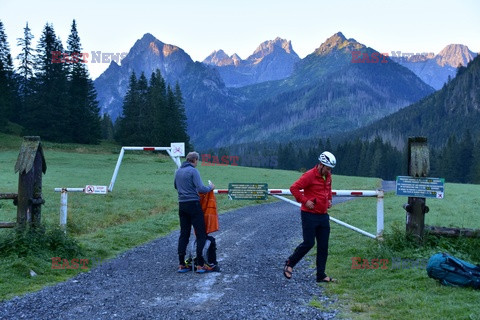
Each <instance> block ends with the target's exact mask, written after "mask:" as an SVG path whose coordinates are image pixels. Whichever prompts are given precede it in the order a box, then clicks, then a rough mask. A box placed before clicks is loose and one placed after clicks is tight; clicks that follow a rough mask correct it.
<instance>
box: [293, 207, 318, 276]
mask: <svg viewBox="0 0 480 320" xmlns="http://www.w3.org/2000/svg"><path fill="white" fill-rule="evenodd" d="M301 215H302V233H303V242H302V243H300V244H299V245H298V247H297V248H296V249H295V251H294V252H293V254H292V255H291V256H290V257H289V258H288V260H287V265H288V266H290V267H292V268H293V267H295V265H296V264H297V263H298V262H299V261H300V260H302V258H303V257H304V256H305V255H306V254H307V253H308V251H310V249H312V248H313V246H314V245H315V219H314V218H315V217H313V215H314V214H313V213H309V212H305V211H302V213H301Z"/></svg>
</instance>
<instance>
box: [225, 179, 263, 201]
mask: <svg viewBox="0 0 480 320" xmlns="http://www.w3.org/2000/svg"><path fill="white" fill-rule="evenodd" d="M267 196H268V184H266V183H229V184H228V197H229V198H230V199H233V200H267Z"/></svg>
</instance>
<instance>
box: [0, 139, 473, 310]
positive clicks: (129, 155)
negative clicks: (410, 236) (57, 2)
mask: <svg viewBox="0 0 480 320" xmlns="http://www.w3.org/2000/svg"><path fill="white" fill-rule="evenodd" d="M21 142H22V139H21V138H16V137H12V136H6V135H2V134H0V192H16V191H17V183H18V175H17V174H15V173H14V165H15V161H16V159H17V156H18V151H19V147H20V145H21ZM43 147H44V154H45V158H46V163H47V172H46V174H45V175H44V177H43V197H44V199H45V200H46V203H45V205H44V206H42V221H43V222H44V224H45V225H46V226H47V230H46V231H45V235H46V236H45V238H46V239H48V241H47V242H45V243H43V242H42V241H39V240H35V241H30V239H31V238H29V236H28V235H27V236H18V235H16V234H15V232H14V231H13V230H11V229H0V301H1V300H5V299H10V298H12V297H14V296H17V295H21V294H24V293H26V292H30V291H34V290H38V289H40V288H42V287H43V286H45V285H50V284H54V283H56V282H59V281H63V280H65V279H67V278H69V277H71V276H73V275H75V274H77V273H79V272H82V270H79V269H77V270H52V268H51V266H52V260H51V258H52V257H53V256H61V257H62V258H69V259H71V258H73V257H81V258H90V259H93V258H97V259H102V260H103V259H108V258H112V257H115V256H116V255H118V254H119V253H121V252H123V251H125V250H128V249H130V248H132V247H135V246H138V245H140V244H143V243H145V242H147V241H149V240H152V239H155V238H157V237H160V236H162V235H165V234H168V233H169V232H171V231H172V230H175V229H177V228H178V216H177V201H176V199H177V198H176V191H175V189H174V188H173V174H174V170H175V165H174V163H173V161H172V160H171V159H170V158H169V157H168V156H166V155H165V154H154V153H151V152H126V154H125V157H124V160H123V162H122V165H121V167H120V170H119V174H118V177H117V180H116V183H115V186H114V189H113V192H111V193H109V194H107V195H86V194H81V193H69V194H68V221H67V226H68V228H67V233H68V235H69V237H68V238H67V239H64V238H62V237H61V233H60V234H59V231H58V229H57V228H56V227H57V226H58V224H59V210H60V193H57V192H54V188H59V187H84V186H85V185H90V184H91V185H107V186H108V185H109V183H110V180H111V178H112V174H113V170H114V168H115V164H116V162H117V159H118V153H119V151H120V147H119V146H116V145H112V144H101V145H99V146H83V145H61V144H53V143H48V142H45V143H43ZM198 169H199V171H200V174H201V176H202V179H203V181H204V182H205V183H206V181H207V180H208V179H210V180H212V182H213V183H215V185H216V187H217V188H227V187H228V183H230V182H258V183H268V185H269V187H270V188H288V187H289V186H290V185H291V183H292V182H293V181H295V180H296V179H297V178H298V177H299V176H300V175H301V173H300V172H296V171H285V170H270V169H259V168H244V167H236V166H205V165H201V164H200V165H199V166H198ZM379 186H380V180H379V179H374V178H363V177H345V176H337V175H334V177H333V187H334V189H369V190H371V189H376V188H378V187H379ZM479 193H480V186H479V185H460V184H449V183H447V184H446V188H445V199H443V200H436V199H434V200H429V199H427V205H428V206H429V207H430V212H429V213H428V214H427V216H426V223H427V224H430V225H439V226H458V227H468V228H480V219H479V217H478V211H477V208H478V204H479V199H478V194H479ZM267 201H277V200H276V199H274V198H273V197H270V198H269V200H267ZM406 201H407V198H405V197H397V196H395V195H394V194H393V193H389V194H387V195H386V197H385V229H386V230H385V237H384V239H385V240H384V241H382V242H379V241H376V240H373V239H370V238H367V237H365V236H362V235H360V234H358V233H356V232H354V231H350V230H347V229H345V228H343V227H340V226H338V225H337V224H335V223H333V222H332V224H331V225H332V233H331V237H330V241H331V242H330V255H329V260H328V263H327V272H328V274H329V275H331V276H333V277H335V278H337V279H339V282H338V283H335V284H323V286H324V287H326V292H327V294H328V295H329V296H331V297H332V298H333V299H332V300H333V301H334V302H332V303H330V304H327V305H326V304H324V303H320V302H318V301H319V299H317V297H312V301H311V304H312V305H315V306H317V307H319V308H322V309H325V310H330V309H340V310H341V313H340V314H339V316H340V317H342V318H355V319H357V318H359V319H389V318H394V319H411V318H412V317H414V318H429V319H431V318H438V319H445V318H448V319H480V317H479V315H480V306H479V303H478V301H480V291H474V290H472V289H465V288H450V287H442V286H440V285H438V284H437V283H436V282H435V281H434V280H432V279H430V278H428V276H427V275H426V271H425V269H424V268H422V269H420V268H410V269H392V268H391V263H390V264H389V265H388V268H387V269H380V268H379V269H359V270H358V269H352V257H361V258H365V259H369V260H370V259H373V258H379V259H389V261H391V259H392V258H402V259H420V258H422V259H423V258H428V257H430V256H431V255H432V254H434V253H436V252H440V251H447V252H450V253H452V254H454V255H456V256H458V257H459V258H463V259H465V260H469V261H471V262H474V263H480V252H479V250H478V249H479V246H480V242H479V241H478V240H465V239H460V240H450V239H438V238H435V237H426V239H425V242H424V244H423V245H420V246H419V245H416V244H414V243H412V242H409V241H406V240H405V235H404V229H405V225H404V224H405V211H404V210H403V209H402V204H403V203H405V202H406ZM257 203H264V202H263V201H241V200H239V201H231V200H228V199H227V197H226V196H225V195H218V196H217V204H218V208H219V210H220V211H221V212H225V211H228V210H232V209H235V208H238V207H242V206H247V205H255V204H257ZM331 215H332V216H333V217H336V218H338V219H340V220H342V221H345V222H347V223H351V224H353V225H355V226H358V227H360V228H362V229H365V230H366V231H368V232H371V233H375V230H376V221H375V217H376V200H375V199H371V198H361V199H357V200H355V201H349V202H345V203H342V204H339V205H336V206H334V207H333V208H332V209H331ZM15 217H16V207H14V206H13V204H12V201H11V200H8V201H6V200H2V201H0V221H14V219H15ZM299 237H300V235H299ZM35 239H37V238H35ZM45 248H47V249H48V250H47V249H45ZM310 258H311V259H312V263H313V261H314V259H313V256H310ZM30 270H33V271H34V272H35V273H36V274H37V276H34V277H31V276H30ZM312 285H314V284H312Z"/></svg>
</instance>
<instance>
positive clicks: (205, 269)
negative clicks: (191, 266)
mask: <svg viewBox="0 0 480 320" xmlns="http://www.w3.org/2000/svg"><path fill="white" fill-rule="evenodd" d="M195 272H196V273H206V272H213V268H212V267H211V266H209V265H208V264H206V263H205V264H204V265H203V266H197V270H195Z"/></svg>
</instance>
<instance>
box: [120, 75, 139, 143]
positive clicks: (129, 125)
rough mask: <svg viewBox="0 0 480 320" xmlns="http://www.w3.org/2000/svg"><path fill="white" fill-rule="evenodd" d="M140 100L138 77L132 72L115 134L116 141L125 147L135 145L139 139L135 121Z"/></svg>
mask: <svg viewBox="0 0 480 320" xmlns="http://www.w3.org/2000/svg"><path fill="white" fill-rule="evenodd" d="M138 100H139V96H138V91H137V77H136V75H135V72H133V71H132V74H131V75H130V79H129V83H128V89H127V93H126V94H125V97H124V98H123V112H122V116H121V117H120V118H119V119H117V123H118V129H117V130H116V132H115V140H117V141H118V142H120V143H121V144H123V145H129V144H135V141H136V139H137V137H136V134H137V133H136V132H135V121H136V118H137V108H136V105H137V102H138Z"/></svg>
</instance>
